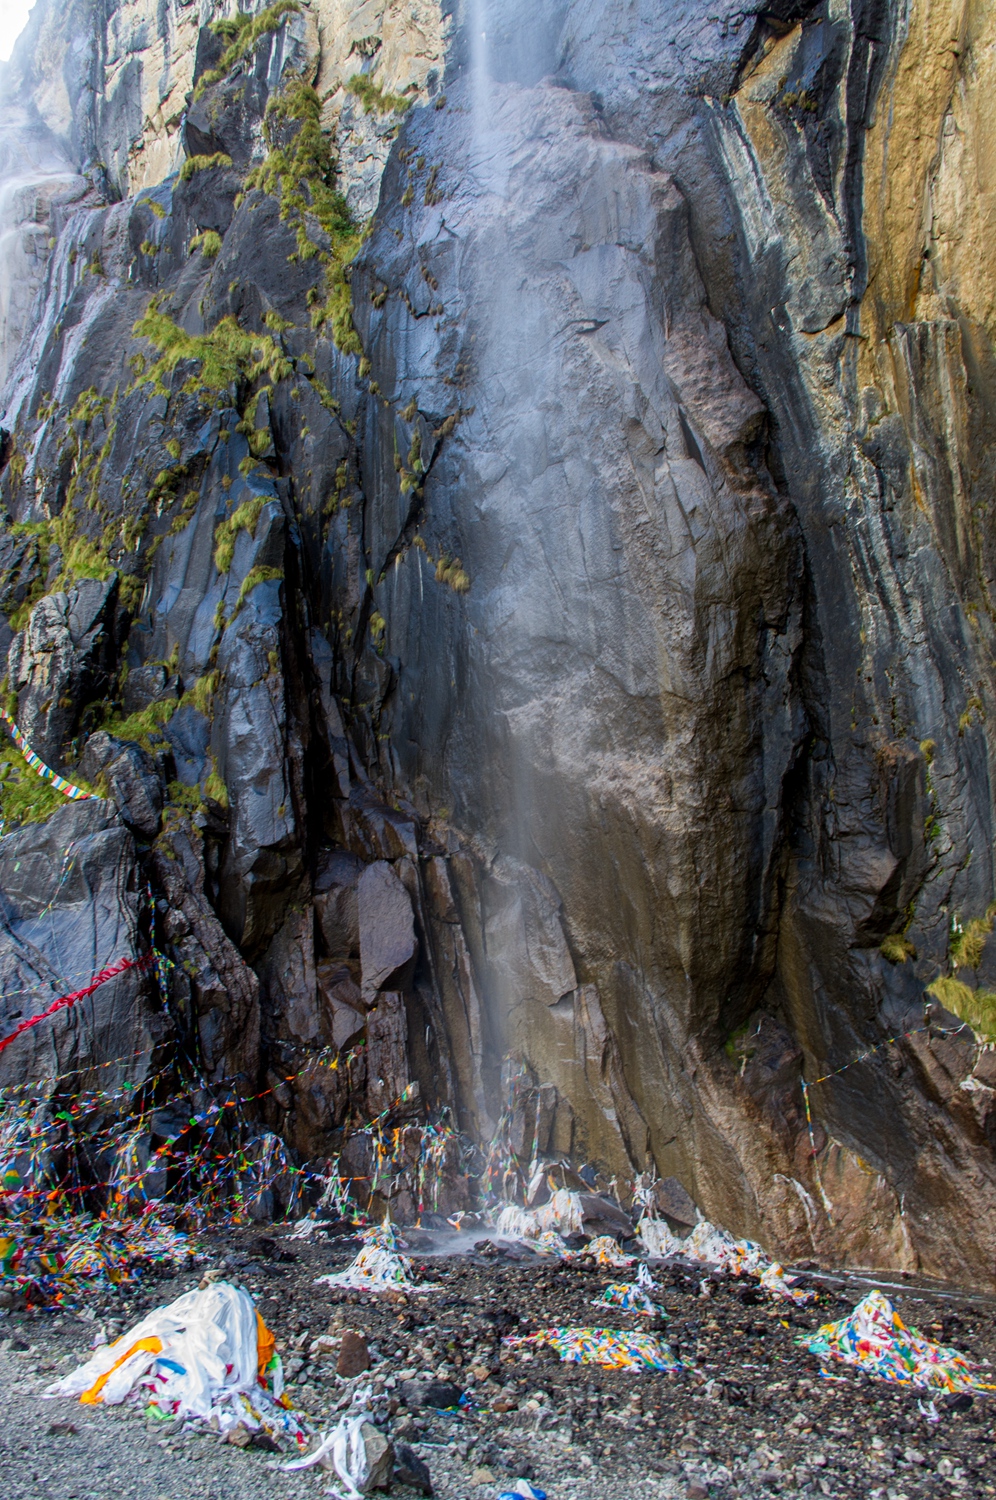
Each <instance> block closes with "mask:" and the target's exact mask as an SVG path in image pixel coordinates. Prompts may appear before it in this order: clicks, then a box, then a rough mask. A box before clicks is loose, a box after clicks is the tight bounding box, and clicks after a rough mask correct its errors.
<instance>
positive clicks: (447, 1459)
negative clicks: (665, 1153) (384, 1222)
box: [0, 1229, 996, 1500]
mask: <svg viewBox="0 0 996 1500" xmlns="http://www.w3.org/2000/svg"><path fill="white" fill-rule="evenodd" d="M356 1247H357V1242H356V1241H355V1240H352V1239H348V1238H347V1239H336V1240H326V1239H322V1238H316V1239H314V1240H312V1241H309V1242H304V1243H302V1242H298V1241H289V1240H287V1239H282V1238H281V1237H280V1232H279V1231H277V1230H273V1229H271V1230H270V1231H269V1232H268V1233H267V1234H260V1233H259V1232H258V1231H252V1230H245V1231H236V1232H233V1233H231V1234H227V1235H223V1236H217V1235H213V1236H205V1237H203V1239H202V1241H201V1250H202V1253H203V1256H204V1261H203V1263H202V1266H199V1267H198V1268H197V1271H196V1272H194V1273H191V1272H190V1271H189V1270H188V1271H186V1272H185V1273H184V1274H182V1275H178V1276H166V1277H160V1278H159V1279H157V1280H150V1281H146V1282H145V1283H143V1284H142V1286H141V1287H140V1289H139V1290H138V1291H136V1290H135V1289H134V1288H129V1289H125V1290H123V1291H121V1292H116V1291H111V1292H110V1293H107V1294H103V1295H101V1296H93V1297H90V1298H88V1299H87V1304H86V1306H85V1308H84V1309H83V1310H84V1312H85V1314H86V1316H87V1318H88V1319H89V1321H84V1320H83V1319H81V1318H80V1317H79V1316H78V1315H77V1314H76V1313H71V1312H67V1311H62V1312H58V1313H55V1314H51V1313H40V1314H36V1315H34V1316H32V1315H31V1314H24V1313H12V1314H10V1315H9V1316H8V1317H6V1318H3V1319H2V1320H0V1496H2V1497H3V1500H28V1497H30V1500H131V1497H134V1500H255V1497H257V1496H264V1495H265V1496H267V1497H272V1500H284V1497H286V1500H296V1497H298V1496H302V1497H303V1496H312V1497H315V1500H317V1497H318V1496H319V1495H320V1494H321V1492H322V1489H323V1486H324V1483H326V1482H327V1478H326V1477H325V1476H323V1475H322V1473H321V1471H317V1470H316V1471H308V1472H305V1473H300V1474H285V1473H282V1472H281V1471H280V1469H279V1467H278V1464H279V1463H280V1462H282V1460H280V1459H277V1458H275V1457H274V1455H273V1454H267V1453H265V1452H262V1451H258V1450H256V1449H253V1448H249V1449H245V1450H240V1449H237V1448H234V1447H232V1446H230V1445H228V1444H221V1443H219V1442H218V1440H217V1439H216V1438H215V1437H213V1436H209V1435H201V1434H200V1433H195V1432H192V1431H189V1430H184V1429H183V1428H182V1427H181V1428H179V1429H178V1430H176V1431H169V1430H168V1429H164V1427H163V1425H162V1424H156V1425H155V1426H154V1428H151V1429H150V1427H148V1426H147V1424H146V1422H145V1419H144V1418H143V1417H142V1415H141V1413H140V1412H139V1411H138V1410H137V1409H136V1408H133V1407H130V1406H125V1407H123V1408H121V1407H119V1408H104V1407H102V1406H99V1407H83V1406H80V1405H79V1404H78V1403H77V1402H71V1401H47V1400H44V1399H43V1398H42V1396H41V1394H40V1393H41V1391H42V1390H44V1388H45V1386H46V1385H48V1384H49V1383H50V1382H51V1381H53V1380H55V1379H56V1378H57V1376H58V1375H59V1374H61V1373H63V1372H64V1371H66V1370H69V1369H71V1368H73V1366H74V1365H75V1364H76V1363H77V1362H79V1361H80V1360H82V1359H83V1358H85V1357H87V1356H88V1354H89V1349H90V1345H91V1344H92V1341H93V1335H94V1331H95V1329H96V1328H97V1327H99V1326H101V1325H102V1326H104V1327H105V1328H106V1330H107V1332H108V1335H109V1336H110V1337H114V1336H115V1335H116V1332H118V1331H119V1327H118V1325H120V1327H121V1328H127V1327H128V1326H130V1324H131V1323H133V1322H135V1321H137V1319H138V1317H139V1316H141V1314H142V1312H143V1311H144V1310H145V1309H146V1308H147V1307H152V1306H156V1305H158V1304H160V1303H163V1302H166V1301H170V1300H172V1298H173V1297H175V1296H177V1295H179V1293H180V1292H181V1291H185V1290H187V1289H189V1287H190V1286H191V1285H193V1284H194V1283H195V1281H196V1279H197V1275H198V1274H199V1273H200V1271H201V1270H202V1269H203V1268H205V1267H211V1268H214V1269H218V1270H221V1271H223V1272H224V1273H225V1274H226V1275H227V1276H228V1277H229V1278H230V1279H232V1280H233V1281H236V1282H238V1283H240V1284H241V1285H244V1286H245V1287H246V1288H247V1290H249V1291H251V1292H252V1293H253V1295H254V1296H255V1297H256V1299H257V1301H258V1303H259V1306H260V1310H261V1311H262V1313H263V1316H264V1317H265V1318H266V1320H267V1322H268V1323H269V1324H270V1325H271V1326H272V1327H273V1329H274V1331H275V1333H276V1334H277V1338H278V1347H279V1346H280V1345H282V1346H283V1348H282V1353H283V1357H284V1361H285V1368H286V1369H287V1371H288V1372H289V1373H290V1372H292V1373H291V1384H292V1389H293V1391H294V1393H295V1399H296V1401H297V1402H298V1404H299V1405H300V1406H301V1407H302V1408H303V1409H304V1410H305V1411H306V1412H308V1413H309V1414H310V1415H311V1417H312V1420H313V1421H314V1422H315V1424H316V1425H318V1426H327V1425H329V1424H330V1423H331V1422H333V1421H334V1420H335V1407H336V1405H337V1403H339V1402H341V1401H343V1400H344V1399H348V1396H349V1393H350V1391H351V1389H353V1388H354V1387H355V1385H356V1384H357V1383H363V1382H365V1381H369V1380H370V1379H372V1378H375V1379H377V1380H379V1381H380V1382H382V1383H384V1384H385V1385H386V1387H387V1394H388V1396H389V1398H390V1400H391V1404H392V1406H394V1407H395V1410H394V1411H393V1413H392V1415H391V1419H390V1429H391V1435H392V1436H393V1437H394V1438H395V1439H396V1440H397V1441H404V1442H407V1443H409V1444H411V1446H412V1447H413V1448H414V1451H415V1452H416V1453H417V1454H419V1455H420V1456H421V1457H422V1458H423V1459H424V1460H425V1461H426V1462H427V1463H428V1465H429V1468H430V1471H431V1474H432V1479H433V1484H434V1487H435V1493H436V1495H437V1496H439V1497H441V1500H495V1497H496V1496H497V1495H498V1494H499V1493H500V1491H501V1490H502V1489H505V1488H508V1487H510V1486H511V1484H513V1483H514V1481H515V1480H516V1479H517V1478H519V1477H523V1478H528V1479H530V1480H531V1481H532V1482H533V1483H534V1484H536V1485H538V1486H539V1487H540V1488H542V1489H544V1490H545V1491H546V1492H547V1494H548V1495H549V1497H550V1500H672V1497H682V1500H695V1497H699V1500H704V1497H706V1496H715V1497H717V1500H736V1497H740V1500H761V1497H770V1496H773V1495H781V1496H809V1495H813V1496H823V1495H828V1496H839V1497H841V1500H852V1497H857V1496H862V1497H865V1496H867V1497H869V1500H902V1497H904V1496H905V1497H906V1500H921V1497H923V1500H942V1497H943V1500H951V1497H955V1496H958V1497H965V1500H971V1497H976V1496H978V1497H982V1496H990V1495H996V1484H994V1483H993V1482H992V1479H991V1475H992V1459H993V1443H994V1441H996V1438H994V1433H993V1423H992V1418H993V1412H994V1407H993V1403H992V1402H991V1400H989V1399H988V1398H985V1397H978V1396H976V1397H975V1398H974V1399H973V1400H972V1401H971V1403H970V1404H968V1405H967V1406H966V1407H965V1409H955V1408H952V1407H950V1406H948V1405H947V1404H946V1403H945V1402H944V1401H943V1400H938V1401H937V1403H936V1406H937V1410H938V1412H939V1414H940V1420H939V1421H936V1422H934V1421H931V1420H929V1419H928V1417H927V1416H925V1415H924V1414H923V1412H922V1411H921V1410H920V1409H919V1407H918V1399H922V1398H918V1396H917V1395H916V1394H915V1393H912V1392H910V1391H904V1390H901V1389H895V1388H892V1387H889V1386H886V1385H883V1384H881V1383H878V1382H871V1381H869V1380H867V1379H866V1378H865V1377H864V1376H862V1375H858V1374H855V1373H853V1372H850V1371H846V1370H844V1369H843V1368H841V1370H840V1375H841V1378H839V1379H833V1380H826V1379H822V1378H821V1377H820V1375H819V1369H818V1366H817V1364H816V1361H815V1360H814V1359H813V1358H812V1357H811V1356H809V1355H808V1354H805V1353H804V1352H803V1351H801V1350H800V1349H799V1348H798V1347H797V1344H796V1339H797V1338H798V1336H799V1335H800V1334H801V1333H802V1332H803V1331H804V1330H805V1329H807V1328H812V1327H816V1326H817V1325H818V1324H819V1323H822V1322H826V1321H828V1320H829V1319H831V1318H838V1317H841V1316H843V1315H844V1314H845V1313H846V1312H847V1311H848V1310H849V1308H850V1307H851V1306H852V1305H853V1303H854V1302H855V1301H856V1300H857V1299H858V1297H859V1296H860V1295H862V1293H863V1291H864V1290H865V1289H866V1287H864V1286H861V1285H858V1284H853V1283H852V1284H851V1285H849V1286H837V1287H834V1286H827V1285H826V1284H823V1285H822V1289H821V1291H820V1300H819V1303H818V1304H817V1306H816V1307H814V1308H805V1309H795V1308H789V1307H787V1305H786V1304H784V1303H781V1302H773V1301H772V1300H771V1299H770V1298H769V1297H768V1296H767V1294H764V1293H760V1292H758V1291H757V1289H756V1286H755V1285H753V1284H747V1285H745V1284H744V1283H742V1282H738V1281H731V1280H728V1279H726V1278H722V1277H704V1276H703V1275H702V1274H701V1273H699V1272H696V1273H694V1274H691V1273H687V1272H686V1271H684V1270H682V1269H680V1268H679V1267H677V1266H670V1267H663V1268H660V1269H658V1270H657V1272H656V1275H657V1278H658V1282H659V1285H660V1287H661V1289H662V1290H661V1293H660V1296H659V1300H661V1301H662V1302H663V1303H664V1306H665V1308H666V1310H667V1314H668V1318H667V1321H666V1323H665V1324H662V1325H661V1327H660V1328H659V1329H658V1330H656V1331H657V1332H659V1334H660V1335H661V1336H662V1337H664V1338H666V1339H667V1340H668V1341H669V1342H670V1344H671V1346H672V1348H674V1349H675V1351H676V1352H678V1353H679V1354H680V1355H681V1356H682V1357H684V1358H685V1359H686V1360H688V1361H689V1362H691V1361H694V1363H695V1365H696V1367H697V1371H698V1373H697V1374H689V1373H687V1372H681V1373H678V1374H672V1375H661V1374H655V1373H647V1374H632V1373H630V1372H626V1371H608V1370H601V1369H598V1368H590V1367H583V1368H581V1367H578V1366H573V1365H564V1364H561V1363H560V1362H559V1361H558V1360H557V1359H556V1358H555V1357H553V1356H550V1357H545V1355H544V1354H543V1353H542V1352H539V1353H536V1354H532V1355H530V1354H526V1353H524V1352H522V1351H514V1352H513V1351H510V1350H509V1349H508V1348H507V1347H506V1346H505V1345H503V1343H502V1336H503V1335H504V1334H506V1333H508V1332H510V1331H516V1332H528V1331H529V1330H530V1329H531V1328H535V1327H542V1326H547V1325H551V1324H567V1323H576V1324H581V1323H584V1324H591V1323H598V1324H602V1325H610V1326H615V1327H620V1328H625V1327H633V1328H636V1327H639V1328H646V1327H647V1326H648V1320H647V1319H645V1318H643V1317H640V1316H638V1315H633V1314H625V1313H622V1314H618V1313H616V1314H613V1313H610V1312H607V1310H604V1309H598V1310H596V1309H595V1308H593V1307H592V1306H591V1299H592V1298H593V1297H594V1296H595V1295H596V1294H597V1293H598V1292H599V1291H600V1290H601V1288H602V1287H603V1286H605V1285H606V1284H607V1283H608V1282H609V1281H611V1280H619V1279H622V1276H623V1275H625V1273H619V1272H613V1273H608V1272H604V1271H598V1270H594V1269H583V1268H580V1267H577V1266H573V1265H572V1266H562V1265H560V1264H557V1263H551V1262H549V1261H540V1260H538V1259H537V1258H536V1257H534V1256H531V1255H529V1256H525V1257H524V1258H521V1259H514V1258H509V1257H505V1256H498V1257H494V1256H492V1257H489V1258H486V1257H483V1256H481V1255H478V1254H476V1253H473V1252H472V1253H469V1254H463V1255H450V1256H446V1257H443V1258H432V1257H429V1256H427V1255H426V1254H425V1251H426V1250H428V1249H430V1248H431V1240H429V1239H428V1238H426V1239H424V1240H423V1242H422V1244H421V1246H420V1247H419V1248H420V1250H421V1252H422V1255H421V1258H417V1260H416V1263H417V1264H418V1265H419V1266H423V1267H424V1275H425V1278H426V1279H427V1280H429V1281H432V1282H434V1283H436V1284H437V1286H438V1290H436V1291H433V1292H428V1293H426V1294H424V1295H421V1296H414V1295H405V1294H390V1295H389V1296H387V1297H380V1298H374V1297H367V1296H361V1295H360V1294H358V1293H356V1292H340V1291H338V1290H336V1289H333V1288H329V1287H316V1286H315V1285H314V1277H315V1276H316V1275H318V1274H321V1273H323V1272H325V1271H328V1270H330V1269H338V1268H340V1267H341V1266H343V1265H345V1264H347V1263H348V1261H349V1260H350V1259H351V1258H352V1256H353V1254H354V1253H355V1250H356ZM890 1295H891V1296H893V1298H894V1300H895V1301H896V1302H897V1305H898V1307H899V1311H900V1315H901V1316H902V1317H903V1319H904V1321H906V1322H907V1323H911V1324H914V1325H915V1326H918V1327H919V1328H920V1330H921V1331H922V1332H924V1333H927V1334H928V1335H929V1336H930V1337H932V1338H935V1339H939V1340H940V1341H942V1342H950V1343H953V1344H955V1345H956V1346H957V1347H959V1348H961V1349H962V1350H964V1351H965V1352H966V1353H967V1354H968V1355H970V1356H971V1357H973V1358H975V1359H978V1360H983V1359H989V1360H993V1361H994V1363H996V1321H994V1317H993V1312H992V1309H991V1307H990V1306H989V1304H988V1303H985V1302H983V1301H981V1300H973V1299H971V1298H967V1297H966V1298H958V1297H951V1296H945V1295H942V1294H940V1293H939V1292H938V1291H936V1290H931V1289H928V1288H924V1287H916V1286H912V1285H910V1286H909V1287H904V1288H901V1289H899V1290H898V1291H892V1290H890ZM112 1320H116V1321H112ZM343 1328H353V1329H356V1330H357V1331H359V1332H362V1333H363V1334H364V1335H365V1336H366V1337H367V1339H368V1341H369V1344H370V1346H371V1349H372V1351H373V1353H374V1355H375V1362H374V1366H373V1369H372V1371H371V1372H370V1374H369V1375H366V1376H359V1377H357V1378H356V1380H354V1381H352V1382H344V1381H343V1380H342V1379H341V1378H340V1377H338V1376H337V1375H336V1373H335V1364H336V1356H335V1351H334V1348H332V1349H329V1348H326V1349H325V1350H323V1351H322V1352H316V1353H314V1354H312V1353H311V1347H312V1342H313V1340H314V1339H315V1338H316V1337H317V1336H318V1335H319V1334H324V1333H326V1331H332V1332H334V1333H339V1332H341V1331H342V1329H343ZM8 1340H12V1341H13V1342H14V1344H15V1345H16V1344H20V1345H23V1346H25V1347H22V1348H16V1347H14V1348H10V1347H6V1348H5V1347H4V1345H5V1344H6V1343H7V1341H8ZM427 1377H432V1378H435V1379H438V1380H447V1381H452V1382H455V1383H456V1384H458V1385H459V1386H460V1387H461V1388H463V1389H464V1390H467V1391H468V1393H469V1395H470V1397H471V1404H470V1405H469V1407H467V1408H465V1409H462V1410H461V1411H460V1412H456V1413H448V1412H437V1411H434V1410H427V1409H424V1408H422V1409H420V1408H415V1409H414V1410H408V1408H407V1407H406V1405H405V1404H404V1402H403V1401H401V1400H400V1399H399V1394H400V1387H401V1379H406V1380H409V1381H414V1382H415V1385H414V1386H408V1387H406V1391H407V1392H409V1393H410V1392H411V1391H412V1390H414V1389H415V1388H416V1387H417V1385H418V1382H419V1381H422V1380H424V1379H425V1378H427ZM392 1493H393V1494H395V1495H397V1496H399V1497H406V1500H407V1497H413V1496H414V1495H415V1493H416V1492H415V1491H413V1490H410V1489H406V1488H403V1487H401V1486H399V1485H395V1486H394V1488H393V1490H392Z"/></svg>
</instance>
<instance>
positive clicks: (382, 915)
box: [356, 860, 418, 998]
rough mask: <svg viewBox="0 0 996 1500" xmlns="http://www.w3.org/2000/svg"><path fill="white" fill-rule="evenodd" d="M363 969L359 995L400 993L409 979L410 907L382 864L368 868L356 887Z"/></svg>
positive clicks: (413, 946) (413, 944)
mask: <svg viewBox="0 0 996 1500" xmlns="http://www.w3.org/2000/svg"><path fill="white" fill-rule="evenodd" d="M356 908H357V921H358V926H359V939H360V961H361V963H362V966H363V993H364V995H365V996H367V997H368V998H373V996H375V995H376V994H377V992H378V991H380V990H401V989H404V987H405V985H406V984H407V982H408V980H409V979H410V978H411V976H412V972H413V970H414V965H415V955H416V953H417V951H418V942H417V939H416V937H415V919H414V914H413V912H412V903H411V899H410V897H409V895H408V892H407V891H406V890H405V888H404V886H403V885H402V883H401V881H400V880H399V879H398V877H397V875H396V874H395V873H394V870H393V869H392V868H391V866H390V865H389V864H388V863H387V862H386V861H385V860H376V861H375V862H374V863H373V864H371V865H368V866H367V867H366V869H365V870H364V871H363V874H362V875H361V876H360V878H359V880H358V882H357V886H356Z"/></svg>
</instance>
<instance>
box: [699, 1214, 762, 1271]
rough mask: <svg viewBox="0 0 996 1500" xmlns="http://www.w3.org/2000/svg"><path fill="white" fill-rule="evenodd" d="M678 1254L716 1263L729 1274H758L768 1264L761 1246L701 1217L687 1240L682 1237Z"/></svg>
mask: <svg viewBox="0 0 996 1500" xmlns="http://www.w3.org/2000/svg"><path fill="white" fill-rule="evenodd" d="M679 1253H680V1254H681V1255H685V1256H687V1257H688V1258H689V1259H690V1260H697V1261H701V1263H702V1264H703V1265H709V1266H719V1267H720V1269H721V1270H723V1271H728V1272H729V1273H730V1275H731V1276H752V1275H757V1274H758V1273H759V1272H760V1271H761V1270H762V1269H764V1268H765V1267H766V1266H768V1265H770V1264H771V1262H770V1259H769V1257H768V1256H767V1255H765V1253H764V1251H763V1250H762V1249H761V1247H760V1245H757V1244H755V1243H754V1241H753V1240H737V1239H734V1237H733V1235H732V1234H730V1233H729V1232H728V1231H727V1230H725V1229H720V1228H719V1227H718V1225H716V1224H710V1223H709V1221H708V1219H703V1220H702V1221H701V1223H699V1224H696V1226H695V1228H694V1229H693V1230H692V1232H691V1234H690V1235H689V1236H688V1238H687V1240H682V1241H681V1244H680V1250H679Z"/></svg>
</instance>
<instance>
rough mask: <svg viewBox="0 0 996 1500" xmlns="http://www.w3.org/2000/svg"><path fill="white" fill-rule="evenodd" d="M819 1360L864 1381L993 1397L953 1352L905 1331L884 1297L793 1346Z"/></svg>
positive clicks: (872, 1296) (866, 1301) (875, 1295)
mask: <svg viewBox="0 0 996 1500" xmlns="http://www.w3.org/2000/svg"><path fill="white" fill-rule="evenodd" d="M799 1343H800V1344H801V1345H802V1347H803V1348H804V1349H808V1350H809V1351H810V1353H811V1354H815V1355H816V1356H817V1358H818V1359H820V1360H831V1359H839V1360H841V1361H842V1362H843V1363H844V1364H848V1365H857V1366H858V1367H859V1368H860V1369H861V1370H863V1371H864V1372H865V1374H866V1375H874V1376H876V1377H877V1378H878V1379H879V1380H889V1381H893V1382H895V1383H896V1384H898V1385H912V1386H917V1387H919V1388H921V1389H935V1390H943V1391H948V1392H955V1391H996V1385H994V1384H987V1383H986V1382H985V1381H983V1380H982V1379H981V1378H980V1376H979V1375H978V1374H977V1373H976V1371H977V1369H978V1366H974V1365H972V1364H971V1363H970V1362H969V1361H968V1360H967V1359H966V1358H965V1356H964V1355H963V1354H959V1353H958V1351H957V1349H948V1348H946V1347H944V1346H943V1345H941V1344H932V1343H931V1342H930V1340H929V1339H925V1338H923V1337H922V1336H921V1335H920V1334H919V1333H917V1332H916V1330H915V1329H913V1328H907V1327H906V1326H905V1324H904V1323H903V1321H902V1319H901V1318H900V1316H899V1314H898V1313H897V1312H896V1309H895V1308H894V1307H893V1305H892V1303H891V1302H890V1301H889V1299H888V1297H886V1296H885V1295H884V1293H882V1292H880V1291H878V1290H876V1291H872V1292H869V1293H868V1295H867V1297H864V1298H863V1299H862V1300H861V1301H860V1302H859V1303H858V1305H857V1307H855V1309H854V1311H853V1312H852V1313H851V1314H850V1315H849V1316H848V1317H846V1318H843V1319H842V1320H841V1321H840V1322H839V1323H825V1324H824V1325H823V1327H822V1328H818V1329H817V1330H816V1332H815V1333H814V1334H810V1335H808V1336H807V1337H805V1338H802V1339H800V1340H799Z"/></svg>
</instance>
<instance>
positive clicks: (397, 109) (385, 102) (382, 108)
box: [346, 73, 412, 115]
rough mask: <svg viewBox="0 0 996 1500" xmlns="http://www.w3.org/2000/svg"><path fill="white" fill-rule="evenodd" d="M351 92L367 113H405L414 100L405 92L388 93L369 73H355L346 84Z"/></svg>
mask: <svg viewBox="0 0 996 1500" xmlns="http://www.w3.org/2000/svg"><path fill="white" fill-rule="evenodd" d="M346 88H347V90H348V91H349V93H351V94H354V95H355V96H356V98H357V99H359V101H360V103H361V104H362V105H363V113H364V114H365V115H372V114H382V115H389V114H392V113H393V114H396V115H403V114H404V113H405V111H406V110H407V109H410V108H411V104H412V101H411V99H410V98H406V97H405V96H404V94H387V93H385V92H384V90H383V89H381V88H378V87H377V85H376V84H375V83H374V81H373V79H372V78H371V77H370V76H369V74H367V73H354V74H353V76H352V78H351V79H350V80H349V82H348V83H347V84H346Z"/></svg>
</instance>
